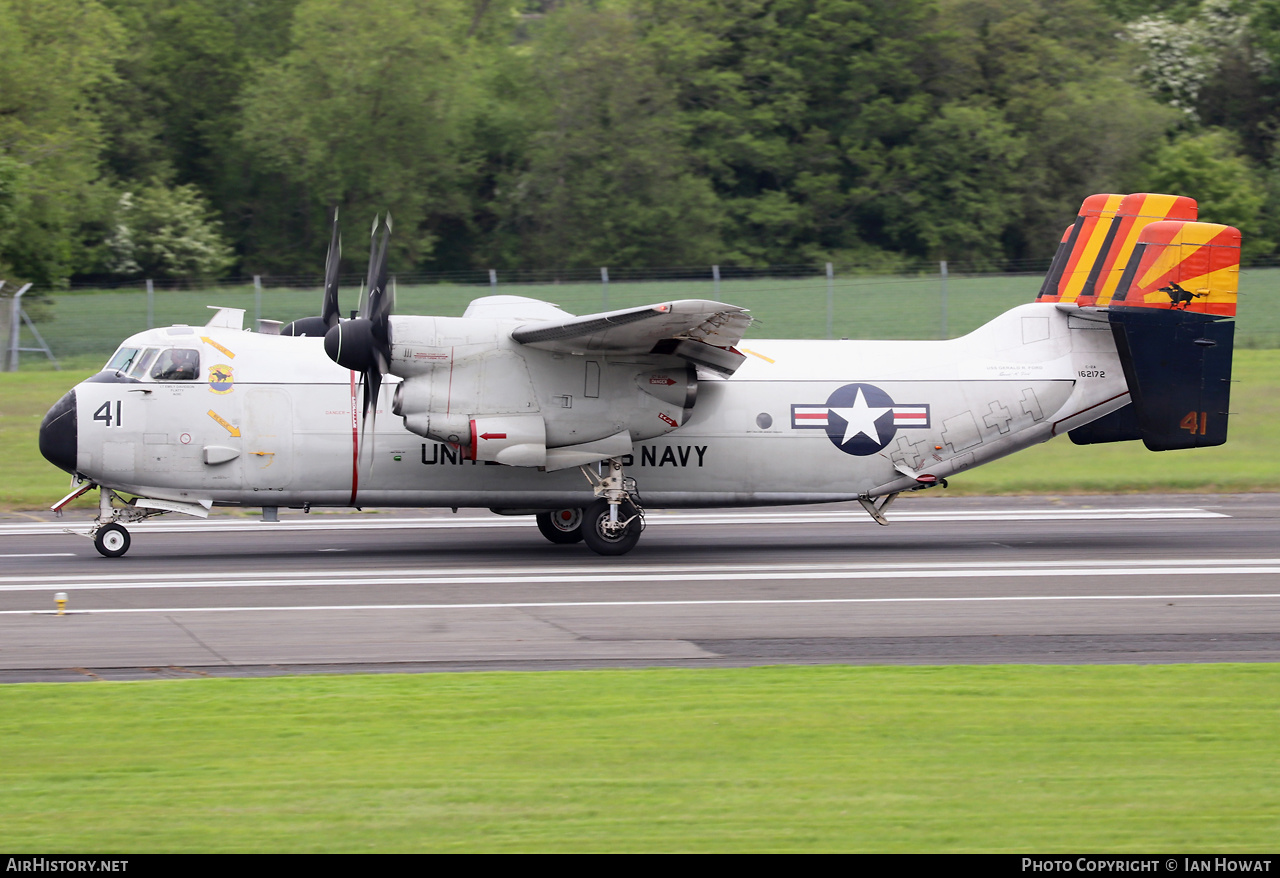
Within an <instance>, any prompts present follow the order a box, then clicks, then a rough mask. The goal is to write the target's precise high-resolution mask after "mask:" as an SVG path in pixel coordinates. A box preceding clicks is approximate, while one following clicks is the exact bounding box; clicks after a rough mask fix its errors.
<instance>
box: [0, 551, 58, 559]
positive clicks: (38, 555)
mask: <svg viewBox="0 0 1280 878" xmlns="http://www.w3.org/2000/svg"><path fill="white" fill-rule="evenodd" d="M75 556H76V553H75V552H24V553H14V554H9V555H0V558H74V557H75Z"/></svg>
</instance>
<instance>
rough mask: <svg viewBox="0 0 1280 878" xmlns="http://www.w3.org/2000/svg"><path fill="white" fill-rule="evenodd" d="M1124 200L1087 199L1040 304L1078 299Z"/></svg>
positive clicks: (1043, 288)
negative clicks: (1113, 218)
mask: <svg viewBox="0 0 1280 878" xmlns="http://www.w3.org/2000/svg"><path fill="white" fill-rule="evenodd" d="M1123 200H1124V196H1123V195H1090V196H1089V197H1088V198H1086V199H1085V200H1084V204H1081V205H1080V213H1079V215H1077V216H1076V221H1075V224H1074V225H1072V226H1071V228H1069V229H1067V231H1066V234H1064V235H1063V236H1062V243H1061V244H1059V245H1058V255H1057V256H1055V257H1054V260H1053V265H1052V266H1050V268H1049V274H1048V275H1047V276H1046V277H1045V279H1044V284H1043V285H1042V286H1041V287H1040V295H1039V296H1037V297H1036V301H1037V302H1074V301H1075V300H1076V297H1077V296H1079V295H1080V290H1081V289H1083V288H1084V283H1085V281H1086V280H1087V279H1088V277H1089V270H1090V269H1091V268H1092V267H1093V263H1094V262H1095V261H1096V260H1097V258H1098V253H1099V251H1100V250H1101V249H1102V245H1103V242H1104V241H1105V240H1106V237H1107V230H1108V229H1109V228H1110V227H1111V222H1110V221H1111V219H1112V217H1114V216H1115V215H1116V211H1117V210H1118V209H1119V207H1120V202H1121V201H1123Z"/></svg>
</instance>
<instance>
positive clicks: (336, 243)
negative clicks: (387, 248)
mask: <svg viewBox="0 0 1280 878" xmlns="http://www.w3.org/2000/svg"><path fill="white" fill-rule="evenodd" d="M341 259H342V238H341V237H340V236H339V235H338V209H337V208H336V207H335V208H334V209H333V237H332V238H330V239H329V252H328V253H327V254H326V255H325V258H324V304H323V305H321V307H320V316H319V317H303V318H301V319H299V320H295V321H293V322H292V323H290V324H288V325H286V326H284V327H282V328H281V330H280V334H281V335H309V336H313V337H322V336H323V335H324V334H325V333H327V332H328V331H329V330H330V329H332V328H333V327H335V326H337V325H338V263H339V262H340V261H341Z"/></svg>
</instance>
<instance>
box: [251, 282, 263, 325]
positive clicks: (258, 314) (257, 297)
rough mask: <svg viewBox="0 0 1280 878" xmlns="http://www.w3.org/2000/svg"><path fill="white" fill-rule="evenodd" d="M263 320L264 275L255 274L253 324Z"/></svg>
mask: <svg viewBox="0 0 1280 878" xmlns="http://www.w3.org/2000/svg"><path fill="white" fill-rule="evenodd" d="M261 321H262V275H260V274H255V275H254V276H253V325H254V326H257V325H258V324H259V323H260V322H261Z"/></svg>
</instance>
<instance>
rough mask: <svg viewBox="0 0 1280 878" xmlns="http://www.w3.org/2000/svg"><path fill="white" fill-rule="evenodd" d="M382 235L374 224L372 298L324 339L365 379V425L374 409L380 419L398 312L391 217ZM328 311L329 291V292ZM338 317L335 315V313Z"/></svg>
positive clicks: (330, 352)
mask: <svg viewBox="0 0 1280 878" xmlns="http://www.w3.org/2000/svg"><path fill="white" fill-rule="evenodd" d="M381 225H382V235H381V237H379V235H378V226H379V220H378V219H377V218H375V219H374V221H373V233H372V236H371V237H370V241H369V275H368V287H367V289H368V291H369V295H368V298H366V299H365V300H364V302H363V304H362V308H361V311H360V316H359V317H356V318H354V319H352V320H343V321H341V322H338V323H335V324H334V325H332V326H331V327H330V328H329V330H328V331H327V332H326V333H325V336H324V351H325V353H326V354H328V355H329V359H331V360H333V361H334V362H335V363H337V364H338V365H339V366H342V367H343V368H344V369H351V370H352V371H354V372H359V373H361V375H362V376H363V383H364V414H363V421H362V428H363V423H364V422H367V421H368V420H369V410H370V408H372V409H373V417H374V423H375V425H376V423H377V417H378V391H379V390H380V389H381V387H382V376H383V375H384V374H385V373H386V371H387V369H388V368H389V367H390V365H391V312H392V311H393V310H394V309H395V294H394V292H393V291H392V290H390V289H388V288H387V239H388V238H389V237H390V235H391V215H390V214H388V215H387V217H386V219H385V220H384V221H382V222H381ZM325 295H326V307H327V297H328V291H327V289H326V292H325ZM335 313H336V312H335Z"/></svg>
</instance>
